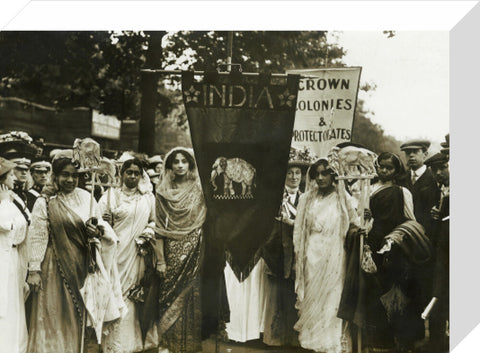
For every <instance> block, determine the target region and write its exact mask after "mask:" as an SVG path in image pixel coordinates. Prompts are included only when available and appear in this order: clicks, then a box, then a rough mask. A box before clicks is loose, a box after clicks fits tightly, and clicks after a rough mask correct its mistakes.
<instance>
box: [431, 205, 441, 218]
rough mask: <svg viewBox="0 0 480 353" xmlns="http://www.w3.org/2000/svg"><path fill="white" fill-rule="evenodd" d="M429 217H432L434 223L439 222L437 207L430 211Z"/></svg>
mask: <svg viewBox="0 0 480 353" xmlns="http://www.w3.org/2000/svg"><path fill="white" fill-rule="evenodd" d="M430 217H432V218H433V219H434V220H435V221H438V220H440V210H439V209H438V208H437V206H433V207H432V209H431V210H430Z"/></svg>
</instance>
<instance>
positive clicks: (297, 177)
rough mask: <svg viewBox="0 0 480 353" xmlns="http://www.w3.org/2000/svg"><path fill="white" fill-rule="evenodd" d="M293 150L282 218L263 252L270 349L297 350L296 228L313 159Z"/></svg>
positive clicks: (265, 336)
mask: <svg viewBox="0 0 480 353" xmlns="http://www.w3.org/2000/svg"><path fill="white" fill-rule="evenodd" d="M298 152H299V151H296V150H294V149H293V148H292V149H291V153H290V159H289V161H288V168H287V175H286V177H285V189H284V193H283V200H282V205H281V207H280V211H279V216H278V217H277V218H276V222H275V225H274V229H273V231H272V234H271V236H270V238H269V240H268V241H267V243H266V244H265V246H264V247H263V248H262V257H263V259H264V260H265V263H266V265H267V268H266V272H267V283H268V284H267V285H266V288H267V289H266V293H265V296H266V297H267V300H266V307H265V324H264V331H263V342H264V343H266V344H268V345H271V346H284V345H288V346H298V334H297V332H296V331H295V330H294V329H293V326H294V325H295V322H296V321H297V319H298V313H297V311H296V310H295V301H296V294H295V274H294V273H295V272H294V270H293V266H294V261H293V258H294V252H293V224H294V222H295V217H296V214H297V206H298V202H299V200H300V196H301V195H302V194H303V191H304V187H302V185H301V184H302V182H303V185H305V175H306V172H307V169H308V167H309V165H310V163H311V162H313V161H311V159H310V158H305V157H307V156H308V155H307V156H306V155H305V154H302V153H298Z"/></svg>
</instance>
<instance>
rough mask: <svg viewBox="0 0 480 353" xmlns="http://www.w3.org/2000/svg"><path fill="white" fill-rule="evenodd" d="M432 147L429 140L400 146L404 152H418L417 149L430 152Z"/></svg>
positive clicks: (413, 141)
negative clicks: (429, 149)
mask: <svg viewBox="0 0 480 353" xmlns="http://www.w3.org/2000/svg"><path fill="white" fill-rule="evenodd" d="M429 147H430V141H427V140H410V141H407V142H405V143H404V144H402V145H401V146H400V149H401V150H402V151H405V150H416V149H422V150H425V151H426V150H428V148H429Z"/></svg>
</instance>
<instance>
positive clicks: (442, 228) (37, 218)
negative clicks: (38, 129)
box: [0, 132, 449, 353]
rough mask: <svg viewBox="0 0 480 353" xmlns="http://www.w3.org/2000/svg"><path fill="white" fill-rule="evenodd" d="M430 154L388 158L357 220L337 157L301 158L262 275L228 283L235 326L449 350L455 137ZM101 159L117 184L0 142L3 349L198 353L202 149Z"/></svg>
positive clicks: (379, 162)
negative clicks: (198, 154)
mask: <svg viewBox="0 0 480 353" xmlns="http://www.w3.org/2000/svg"><path fill="white" fill-rule="evenodd" d="M429 146H430V143H429V142H428V141H423V140H414V141H409V142H406V143H404V144H403V145H402V146H401V150H402V151H403V153H404V154H405V156H404V157H405V159H406V161H407V167H408V168H405V167H404V164H403V162H402V158H401V156H398V155H396V154H394V153H390V152H383V153H380V154H379V155H378V157H377V158H376V162H375V166H376V171H377V172H376V176H375V178H374V179H373V180H372V182H371V185H370V186H369V189H370V190H371V192H370V195H368V196H369V200H368V202H367V204H368V205H369V206H368V207H365V209H363V210H359V200H358V197H357V195H356V193H355V187H356V181H355V180H343V179H340V180H339V178H337V177H338V172H337V171H336V169H335V168H334V167H333V166H332V165H331V163H330V162H329V159H327V158H320V159H312V158H311V157H309V158H306V155H305V154H302V153H292V154H291V158H290V161H289V163H288V167H287V168H288V169H287V173H286V180H285V190H284V195H283V201H282V204H281V205H279V214H278V217H277V218H276V219H275V220H272V222H274V227H273V231H272V234H271V235H270V236H269V237H268V241H267V242H266V243H265V244H264V246H263V247H262V249H261V251H260V254H261V258H262V259H261V262H259V263H260V266H257V267H256V269H254V270H253V271H252V272H251V274H250V277H249V278H247V279H246V280H245V281H244V282H243V283H233V282H232V281H229V280H228V278H227V281H223V282H221V283H224V284H225V283H226V291H225V292H226V293H227V294H228V299H229V301H230V303H229V305H230V308H231V315H230V321H231V323H235V322H247V319H248V317H250V321H257V322H256V324H257V325H256V326H255V329H254V330H256V331H259V332H261V333H262V334H263V341H264V342H265V344H267V345H272V346H291V347H301V348H303V349H307V350H311V351H314V352H326V353H350V352H352V351H353V350H355V349H357V347H358V346H359V345H361V346H362V347H364V348H368V349H370V351H378V352H420V351H426V352H432V353H433V352H435V353H437V352H447V351H448V336H449V334H448V330H449V328H448V320H449V316H448V308H449V306H448V303H449V298H448V285H449V284H448V271H449V259H448V254H449V251H448V248H449V209H448V207H449V202H448V200H449V166H448V162H449V140H448V135H447V137H446V141H445V142H444V143H442V146H443V149H442V151H441V152H439V153H437V154H434V155H432V156H430V155H429V154H428V149H429ZM360 147H361V146H360ZM103 161H104V162H105V163H106V164H107V165H112V166H114V168H113V169H114V174H115V175H114V176H113V178H111V180H109V179H108V178H106V179H102V178H100V180H101V181H100V182H98V183H97V185H96V186H94V185H92V184H89V180H91V179H90V176H87V175H88V172H86V171H85V170H83V169H82V168H81V165H79V163H78V161H76V160H75V159H74V153H73V151H72V150H71V149H64V150H54V151H51V152H50V153H49V154H48V155H47V154H46V151H45V150H42V148H40V147H39V146H38V145H35V144H34V143H32V140H31V139H30V137H29V136H28V135H27V134H25V133H19V132H11V133H8V134H4V135H2V136H0V246H1V247H2V252H1V253H0V261H1V262H2V266H1V271H0V275H1V276H2V278H3V280H2V281H1V285H0V345H1V347H2V351H6V352H7V351H8V352H19V353H25V352H29V353H47V352H71V353H77V352H82V353H83V352H115V353H120V352H125V353H127V352H143V351H151V352H161V353H163V352H170V353H196V352H201V351H202V302H201V295H208V293H207V294H205V293H204V288H202V281H201V276H202V264H203V263H204V258H205V257H208V256H209V254H208V253H205V251H204V240H205V237H206V236H208V235H207V234H205V233H204V222H205V219H206V214H207V208H206V206H205V201H204V198H203V193H202V187H201V183H200V180H199V176H198V173H197V168H196V162H195V157H194V153H193V150H192V149H190V148H184V147H176V148H173V149H172V150H171V151H169V152H168V153H167V154H166V155H165V156H164V157H163V158H162V157H161V156H159V155H156V156H151V157H150V158H149V157H148V156H146V155H141V154H136V153H133V152H131V153H128V152H126V153H124V154H123V155H121V156H120V157H119V158H118V159H116V160H111V161H110V160H107V159H105V158H104V159H103ZM92 195H95V197H93V196H92ZM226 267H227V270H228V264H226ZM231 283H233V284H231ZM241 285H243V286H244V287H241ZM246 285H247V286H246ZM232 288H233V289H232ZM260 292H261V293H260ZM242 296H244V297H245V298H240V297H242ZM247 296H249V297H248V298H253V299H248V298H247ZM246 298H247V299H246ZM254 302H256V305H257V308H256V309H255V310H256V311H257V313H256V314H257V315H254V314H255V313H254V311H255V310H254V311H252V310H253V309H252V308H253V307H254ZM239 303H244V304H245V303H246V304H245V306H248V307H249V308H246V307H243V306H242V305H239ZM432 305H433V306H432ZM427 307H428V308H427ZM426 309H427V310H426ZM252 312H253V313H254V314H252ZM425 319H426V320H425ZM242 320H243V321H242ZM250 325H251V327H253V326H252V325H253V323H251V324H250ZM251 327H250V328H251ZM238 330H242V328H240V329H238ZM238 330H237V331H238ZM426 332H428V334H427V335H426ZM227 333H228V334H229V336H230V339H232V340H240V341H241V340H243V341H245V340H248V339H250V338H249V335H250V334H245V335H242V334H241V333H240V334H238V335H236V333H235V329H234V328H233V327H230V331H229V328H228V326H227ZM237 333H238V332H237ZM254 335H255V334H254ZM238 337H241V338H240V339H238ZM242 338H244V339H242ZM255 338H257V337H255Z"/></svg>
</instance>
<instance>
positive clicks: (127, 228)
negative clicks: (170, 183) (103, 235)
mask: <svg viewBox="0 0 480 353" xmlns="http://www.w3.org/2000/svg"><path fill="white" fill-rule="evenodd" d="M108 197H109V195H108V192H107V193H105V194H104V195H103V196H102V198H101V199H100V201H99V208H100V212H101V213H102V214H103V213H104V212H105V211H110V212H112V214H113V222H114V223H113V230H114V231H115V233H116V234H117V236H118V238H119V240H120V242H119V245H118V254H117V263H118V271H119V275H120V283H121V286H122V294H123V299H124V301H125V303H126V305H127V309H128V310H127V313H126V315H125V316H124V317H123V318H122V319H121V320H119V321H118V322H116V323H114V324H113V325H112V327H111V329H110V330H109V332H108V334H107V335H106V336H105V337H104V340H103V349H104V351H105V352H107V353H130V352H140V351H142V349H143V348H145V349H150V348H154V347H156V346H157V345H158V335H157V330H156V329H152V330H151V331H149V334H148V335H147V338H146V342H145V347H143V343H142V335H141V330H140V324H139V321H138V319H137V310H136V307H135V304H134V303H133V302H132V301H131V300H130V299H129V298H128V293H129V291H130V289H131V288H132V287H133V286H135V285H136V284H137V283H138V281H139V280H140V279H141V278H142V277H143V272H144V270H145V266H144V260H143V257H141V256H139V255H138V253H137V245H136V240H137V239H138V237H139V236H140V235H141V234H142V233H143V232H144V231H148V232H150V233H151V234H152V235H153V234H154V232H153V229H152V227H154V226H155V221H154V215H155V198H154V196H153V194H152V193H151V192H145V193H141V192H140V191H138V190H137V191H136V192H134V193H130V194H129V193H126V192H124V191H122V189H118V188H116V189H113V190H112V192H111V195H110V210H107V205H108V201H107V200H108Z"/></svg>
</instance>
